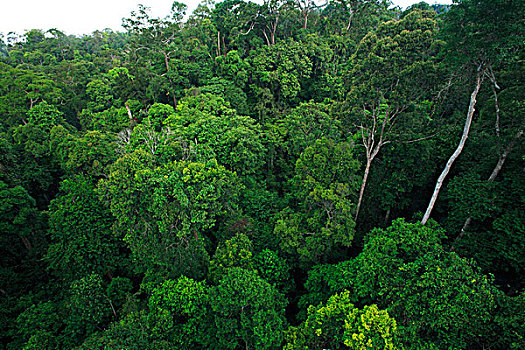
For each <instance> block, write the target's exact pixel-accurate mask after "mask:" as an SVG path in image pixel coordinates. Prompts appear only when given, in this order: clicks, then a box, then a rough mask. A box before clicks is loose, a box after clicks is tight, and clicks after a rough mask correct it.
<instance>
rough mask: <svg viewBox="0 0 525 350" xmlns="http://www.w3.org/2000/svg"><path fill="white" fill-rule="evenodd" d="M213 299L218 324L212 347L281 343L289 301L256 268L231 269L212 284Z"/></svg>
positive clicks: (271, 346) (213, 308) (269, 346)
mask: <svg viewBox="0 0 525 350" xmlns="http://www.w3.org/2000/svg"><path fill="white" fill-rule="evenodd" d="M210 301H211V302H210V304H211V308H212V310H213V315H214V326H215V328H216V334H215V335H216V343H215V344H211V348H214V349H215V348H216V349H236V348H238V347H240V346H242V347H249V348H257V349H272V348H275V347H276V346H278V345H280V344H281V341H282V336H283V334H282V333H283V330H284V329H285V326H286V321H285V318H284V307H285V306H286V302H285V301H284V298H283V296H282V295H281V294H280V293H279V292H277V290H276V289H275V288H274V287H273V286H271V285H270V284H269V283H268V282H266V281H265V280H263V279H262V278H260V277H259V276H258V275H257V273H255V272H254V271H249V270H244V269H242V268H239V267H233V268H230V269H228V271H227V272H226V274H225V275H224V276H223V278H222V279H221V281H220V282H219V284H218V285H217V286H216V287H213V288H211V291H210Z"/></svg>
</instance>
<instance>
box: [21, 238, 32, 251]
mask: <svg viewBox="0 0 525 350" xmlns="http://www.w3.org/2000/svg"><path fill="white" fill-rule="evenodd" d="M19 237H20V240H21V241H22V243H24V247H26V249H27V251H28V252H30V251H31V249H32V247H31V243H30V242H29V240H28V239H27V238H26V237H24V236H19Z"/></svg>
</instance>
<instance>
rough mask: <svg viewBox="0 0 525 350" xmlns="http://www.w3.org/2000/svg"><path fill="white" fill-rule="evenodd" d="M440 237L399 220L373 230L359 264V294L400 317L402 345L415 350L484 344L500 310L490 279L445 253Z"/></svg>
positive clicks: (431, 230)
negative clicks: (488, 329)
mask: <svg viewBox="0 0 525 350" xmlns="http://www.w3.org/2000/svg"><path fill="white" fill-rule="evenodd" d="M431 226H432V225H431ZM442 236H443V231H442V230H440V229H439V228H435V227H429V226H428V225H427V226H422V225H421V224H419V223H418V224H409V223H406V222H404V220H402V219H398V220H395V221H394V222H393V223H392V226H390V227H389V228H387V229H384V230H382V229H375V230H373V231H372V232H371V233H370V236H369V238H368V241H367V242H366V243H365V247H364V250H363V252H362V253H361V254H360V255H359V256H358V257H357V260H356V263H357V264H358V272H357V276H356V281H355V284H354V286H355V287H356V289H357V291H356V292H357V294H358V295H359V296H360V297H361V298H362V299H363V300H367V301H368V300H371V301H373V302H375V303H377V304H378V305H379V306H380V307H386V308H387V309H388V311H389V312H390V314H392V315H393V316H394V317H396V318H398V321H399V323H400V326H403V329H402V339H403V342H404V343H405V344H411V346H412V347H413V348H419V347H425V346H429V343H433V344H435V346H437V347H438V348H443V347H450V346H452V347H459V348H463V347H465V346H467V345H468V344H472V343H476V342H480V341H482V340H480V339H479V334H483V333H484V330H486V327H487V325H488V323H489V322H490V321H491V319H492V316H491V315H492V314H493V312H494V311H495V309H496V305H495V297H494V290H493V287H492V286H491V285H490V280H489V279H488V278H487V277H486V276H483V275H482V274H481V273H480V272H479V269H478V268H477V267H476V266H475V265H474V264H472V263H471V262H468V261H466V260H464V259H462V258H460V257H458V256H457V255H456V254H455V253H449V252H446V251H444V250H443V248H442V247H441V245H440V237H442ZM445 310H446V311H445ZM486 341H489V342H490V340H486ZM427 342H428V343H427Z"/></svg>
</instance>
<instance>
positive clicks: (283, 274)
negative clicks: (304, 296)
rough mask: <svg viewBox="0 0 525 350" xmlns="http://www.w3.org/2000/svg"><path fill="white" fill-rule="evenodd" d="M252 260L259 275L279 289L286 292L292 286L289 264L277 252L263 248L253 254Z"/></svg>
mask: <svg viewBox="0 0 525 350" xmlns="http://www.w3.org/2000/svg"><path fill="white" fill-rule="evenodd" d="M254 260H255V261H254V262H255V268H256V270H257V271H258V272H259V275H260V276H261V277H262V278H264V279H265V280H266V281H267V282H269V283H270V284H271V285H273V286H274V287H276V288H277V289H278V290H279V291H281V292H284V293H286V292H289V291H291V290H292V289H293V288H294V283H293V280H292V279H291V276H290V266H288V264H287V263H286V261H285V260H284V259H283V258H281V257H280V256H279V255H277V253H275V252H274V251H272V250H269V249H264V250H263V251H261V252H260V253H258V254H257V255H255V258H254Z"/></svg>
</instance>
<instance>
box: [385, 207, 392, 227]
mask: <svg viewBox="0 0 525 350" xmlns="http://www.w3.org/2000/svg"><path fill="white" fill-rule="evenodd" d="M390 212H391V208H388V210H387V211H386V214H385V226H386V225H388V221H389V220H390Z"/></svg>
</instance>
